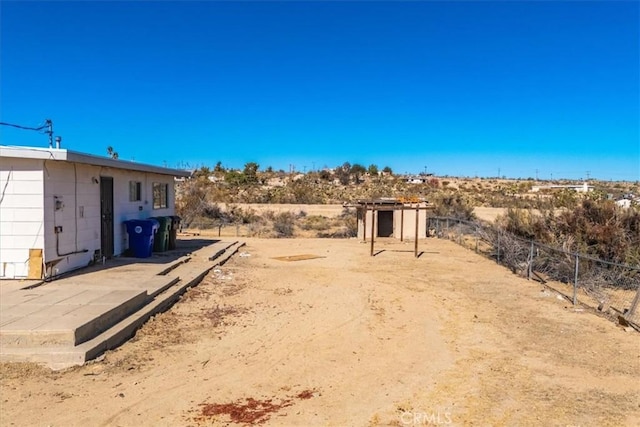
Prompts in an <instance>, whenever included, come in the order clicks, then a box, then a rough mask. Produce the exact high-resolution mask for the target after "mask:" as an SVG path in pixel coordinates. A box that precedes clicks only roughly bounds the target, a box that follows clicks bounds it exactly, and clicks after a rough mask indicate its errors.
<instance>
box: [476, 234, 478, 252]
mask: <svg viewBox="0 0 640 427" xmlns="http://www.w3.org/2000/svg"><path fill="white" fill-rule="evenodd" d="M476 253H478V236H476Z"/></svg>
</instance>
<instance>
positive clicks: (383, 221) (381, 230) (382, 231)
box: [378, 211, 393, 237]
mask: <svg viewBox="0 0 640 427" xmlns="http://www.w3.org/2000/svg"><path fill="white" fill-rule="evenodd" d="M391 236H393V211H378V237H391Z"/></svg>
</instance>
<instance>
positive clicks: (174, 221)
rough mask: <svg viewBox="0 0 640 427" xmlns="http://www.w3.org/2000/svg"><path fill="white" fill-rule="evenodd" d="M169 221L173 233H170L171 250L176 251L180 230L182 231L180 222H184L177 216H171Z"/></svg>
mask: <svg viewBox="0 0 640 427" xmlns="http://www.w3.org/2000/svg"><path fill="white" fill-rule="evenodd" d="M169 219H170V220H171V231H170V233H169V249H175V248H176V240H177V238H178V230H179V229H180V221H181V220H182V218H180V217H179V216H177V215H171V216H170V217H169Z"/></svg>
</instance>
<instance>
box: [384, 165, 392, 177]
mask: <svg viewBox="0 0 640 427" xmlns="http://www.w3.org/2000/svg"><path fill="white" fill-rule="evenodd" d="M382 172H384V173H388V174H389V175H393V171H392V170H391V168H390V167H389V166H385V167H384V169H382Z"/></svg>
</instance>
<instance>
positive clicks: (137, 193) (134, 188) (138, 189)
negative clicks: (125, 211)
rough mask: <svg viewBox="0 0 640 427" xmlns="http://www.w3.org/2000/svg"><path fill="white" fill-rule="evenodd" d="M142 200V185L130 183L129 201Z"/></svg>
mask: <svg viewBox="0 0 640 427" xmlns="http://www.w3.org/2000/svg"><path fill="white" fill-rule="evenodd" d="M140 200H142V183H141V182H137V181H129V201H130V202H139V201H140Z"/></svg>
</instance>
